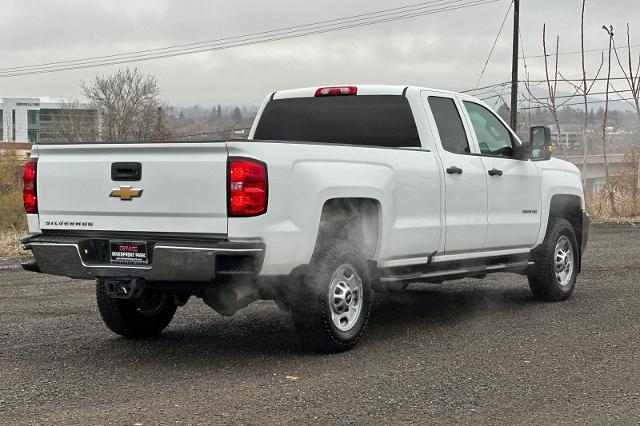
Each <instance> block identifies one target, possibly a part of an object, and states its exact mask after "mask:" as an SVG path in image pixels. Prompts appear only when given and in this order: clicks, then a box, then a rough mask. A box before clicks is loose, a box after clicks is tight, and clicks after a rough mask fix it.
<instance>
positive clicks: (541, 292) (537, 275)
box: [528, 217, 579, 302]
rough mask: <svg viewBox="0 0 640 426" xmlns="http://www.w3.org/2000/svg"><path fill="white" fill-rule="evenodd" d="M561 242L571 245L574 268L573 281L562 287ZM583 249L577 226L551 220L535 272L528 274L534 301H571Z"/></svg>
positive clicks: (572, 272) (536, 257) (537, 249)
mask: <svg viewBox="0 0 640 426" xmlns="http://www.w3.org/2000/svg"><path fill="white" fill-rule="evenodd" d="M561 238H564V239H566V240H568V242H569V244H570V245H571V253H572V257H573V259H572V260H571V261H572V262H573V268H572V269H571V273H570V275H569V280H568V282H567V283H566V284H565V285H561V283H560V280H559V279H558V276H557V274H556V263H555V262H556V244H558V242H559V241H560V239H561ZM578 250H579V248H578V243H577V239H576V234H575V231H574V230H573V226H571V223H569V221H568V220H566V219H564V218H561V217H550V218H549V223H548V225H547V234H546V235H545V238H544V241H543V242H542V245H541V246H540V247H538V248H536V250H535V251H534V255H533V260H534V262H535V268H534V270H533V271H531V272H530V273H529V274H528V278H529V287H530V288H531V292H532V293H533V295H534V297H535V298H536V299H538V300H541V301H545V302H560V301H562V300H567V299H568V298H569V297H570V296H571V294H572V293H573V290H574V288H575V284H576V277H577V273H578V259H579V257H578V256H579V251H578Z"/></svg>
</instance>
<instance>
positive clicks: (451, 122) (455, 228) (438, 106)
mask: <svg viewBox="0 0 640 426" xmlns="http://www.w3.org/2000/svg"><path fill="white" fill-rule="evenodd" d="M422 99H423V103H424V106H425V109H426V110H427V117H428V118H429V121H430V122H431V123H432V125H431V128H432V129H434V130H435V129H437V130H438V131H437V132H435V131H434V135H433V136H434V142H435V144H436V147H437V154H438V156H439V157H440V164H441V167H442V169H443V170H442V172H443V176H444V191H445V212H444V215H445V247H444V250H445V253H456V252H465V251H474V250H481V249H482V247H483V245H484V240H485V236H486V233H487V180H486V178H485V175H486V172H485V169H484V165H483V164H482V159H481V158H480V157H479V156H478V155H477V153H475V152H474V148H472V145H471V143H470V140H469V138H468V137H467V132H466V131H465V126H464V124H463V121H462V119H461V118H460V117H461V116H460V113H459V111H458V103H457V101H456V100H455V99H454V98H452V97H448V96H446V95H443V94H442V93H439V92H433V93H430V92H426V91H425V92H422ZM434 124H435V125H434ZM436 133H437V134H436ZM474 154H476V155H474Z"/></svg>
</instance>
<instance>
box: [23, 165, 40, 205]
mask: <svg viewBox="0 0 640 426" xmlns="http://www.w3.org/2000/svg"><path fill="white" fill-rule="evenodd" d="M37 173H38V161H37V159H35V158H32V159H29V160H28V161H27V162H26V163H25V164H24V172H23V175H22V183H23V187H22V200H23V202H24V210H25V211H26V212H27V213H38V198H37V193H36V176H37Z"/></svg>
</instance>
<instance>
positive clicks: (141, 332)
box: [96, 280, 177, 337]
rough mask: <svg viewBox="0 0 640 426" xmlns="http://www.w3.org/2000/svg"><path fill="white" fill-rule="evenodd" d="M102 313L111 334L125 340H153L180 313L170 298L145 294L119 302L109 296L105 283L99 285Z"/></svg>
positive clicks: (153, 292) (163, 293)
mask: <svg viewBox="0 0 640 426" xmlns="http://www.w3.org/2000/svg"><path fill="white" fill-rule="evenodd" d="M96 300H97V303H98V311H99V312H100V316H101V317H102V321H104V323H105V325H106V326H107V327H108V328H109V330H111V331H113V332H114V333H116V334H119V335H121V336H124V337H152V336H156V335H158V334H160V333H161V332H162V330H164V329H165V328H166V327H167V326H168V325H169V323H170V322H171V320H172V319H173V315H174V314H175V312H176V309H177V306H176V304H175V303H173V300H172V298H171V297H170V294H169V293H168V292H166V291H160V290H145V291H143V292H142V294H141V295H140V297H138V298H136V299H117V298H113V297H111V296H110V295H109V294H107V289H106V287H105V285H104V283H103V282H102V280H98V281H97V283H96Z"/></svg>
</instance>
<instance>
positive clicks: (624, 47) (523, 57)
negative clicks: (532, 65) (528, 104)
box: [520, 44, 640, 60]
mask: <svg viewBox="0 0 640 426" xmlns="http://www.w3.org/2000/svg"><path fill="white" fill-rule="evenodd" d="M629 47H632V48H633V47H640V44H632V45H631V46H620V47H618V49H628V48H629ZM606 51H608V48H604V49H585V51H584V52H585V53H593V52H606ZM581 53H582V52H581V51H580V50H575V51H570V52H560V53H558V56H565V55H579V54H581ZM551 56H556V54H555V53H547V57H551ZM536 58H544V54H542V55H532V56H524V55H523V56H522V57H520V59H522V60H525V59H536Z"/></svg>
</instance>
